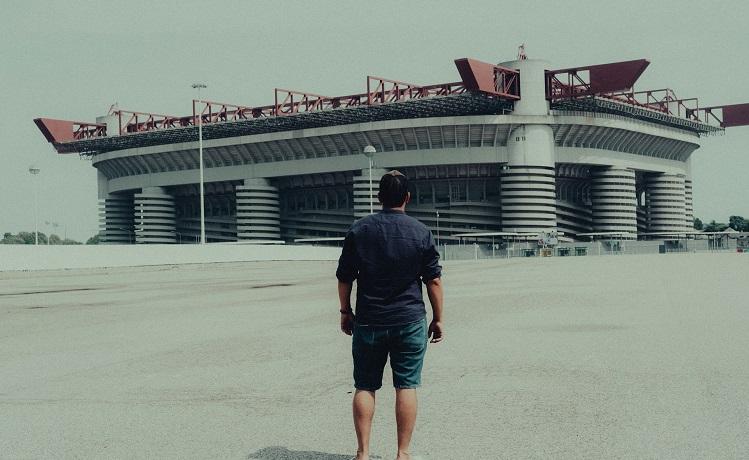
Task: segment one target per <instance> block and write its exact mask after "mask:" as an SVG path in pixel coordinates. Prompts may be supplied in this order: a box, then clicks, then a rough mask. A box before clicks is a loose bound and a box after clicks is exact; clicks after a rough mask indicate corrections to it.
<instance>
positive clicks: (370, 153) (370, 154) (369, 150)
mask: <svg viewBox="0 0 749 460" xmlns="http://www.w3.org/2000/svg"><path fill="white" fill-rule="evenodd" d="M375 153H377V149H375V148H374V146H372V145H368V146H366V147H364V155H365V156H366V157H367V159H369V213H370V214H374V202H373V201H372V163H373V161H372V159H373V158H374V154H375Z"/></svg>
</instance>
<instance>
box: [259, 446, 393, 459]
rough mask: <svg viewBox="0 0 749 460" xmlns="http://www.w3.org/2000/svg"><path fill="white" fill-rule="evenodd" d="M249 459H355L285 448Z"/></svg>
mask: <svg viewBox="0 0 749 460" xmlns="http://www.w3.org/2000/svg"><path fill="white" fill-rule="evenodd" d="M247 458H248V459H258V460H350V459H351V458H353V454H352V455H340V454H328V453H325V452H314V451H308V450H289V449H287V448H285V447H266V448H264V449H260V450H259V451H257V452H255V453H253V454H250V455H249V456H248V457H247ZM371 458H373V459H376V458H380V457H371Z"/></svg>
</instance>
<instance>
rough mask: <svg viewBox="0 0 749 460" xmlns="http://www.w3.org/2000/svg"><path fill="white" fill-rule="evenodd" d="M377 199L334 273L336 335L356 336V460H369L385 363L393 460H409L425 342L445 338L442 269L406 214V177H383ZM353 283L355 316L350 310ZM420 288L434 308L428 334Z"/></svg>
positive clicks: (427, 236) (427, 237) (430, 243)
mask: <svg viewBox="0 0 749 460" xmlns="http://www.w3.org/2000/svg"><path fill="white" fill-rule="evenodd" d="M377 197H378V198H379V200H380V203H382V211H381V212H379V213H376V214H371V215H369V216H367V217H364V218H362V219H359V220H357V221H356V222H354V224H353V225H352V226H351V229H350V230H349V232H348V233H347V235H346V239H345V241H344V243H343V251H342V253H341V257H340V259H339V261H338V270H337V271H336V277H337V278H338V297H339V299H340V302H341V330H342V331H343V332H344V333H346V334H348V335H353V340H352V354H353V358H354V386H355V387H356V392H355V394H354V401H353V412H354V427H355V429H356V438H357V441H358V449H357V455H356V459H357V460H368V459H369V434H370V431H371V427H372V417H373V416H374V410H375V392H376V391H377V390H379V389H380V387H381V386H382V374H383V371H384V368H385V362H386V361H387V359H388V356H389V357H390V367H391V369H392V371H393V386H395V393H396V396H395V397H396V403H395V418H396V423H397V425H398V456H397V460H409V459H410V458H411V456H410V454H409V453H408V448H409V444H410V443H411V435H412V433H413V429H414V425H415V424H416V408H417V403H416V388H417V387H419V386H420V385H421V369H422V365H423V363H424V354H425V352H426V348H427V340H428V337H431V342H432V343H437V342H440V341H442V338H443V329H442V281H441V275H442V267H440V265H439V252H437V248H436V246H435V244H434V238H433V237H432V233H431V232H430V231H429V229H428V228H427V227H426V226H425V225H424V224H422V223H421V222H419V221H418V220H416V219H414V218H412V217H410V216H407V215H406V214H405V208H406V204H407V203H408V202H409V200H410V199H411V194H410V193H409V192H408V180H407V179H406V176H404V175H403V174H401V173H400V172H398V171H390V172H389V173H387V174H385V175H384V176H382V179H380V189H379V193H378V194H377ZM354 280H356V282H357V292H356V316H354V312H353V310H352V309H351V290H352V287H353V282H354ZM422 283H424V284H426V287H427V294H428V295H429V302H430V303H431V305H432V313H433V316H432V322H431V323H430V324H429V327H428V328H427V325H426V309H425V306H424V300H423V297H422Z"/></svg>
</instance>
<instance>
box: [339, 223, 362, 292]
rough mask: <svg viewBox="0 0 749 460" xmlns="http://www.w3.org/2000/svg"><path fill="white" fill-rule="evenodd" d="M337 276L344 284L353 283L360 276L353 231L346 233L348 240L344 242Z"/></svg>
mask: <svg viewBox="0 0 749 460" xmlns="http://www.w3.org/2000/svg"><path fill="white" fill-rule="evenodd" d="M335 276H336V278H338V280H339V281H341V282H343V283H351V282H353V281H354V280H355V279H356V278H357V277H358V276H359V267H358V263H357V256H356V245H355V244H354V233H353V232H352V231H351V230H349V231H348V233H346V238H345V239H344V240H343V250H342V251H341V257H340V258H339V259H338V269H337V270H336V272H335Z"/></svg>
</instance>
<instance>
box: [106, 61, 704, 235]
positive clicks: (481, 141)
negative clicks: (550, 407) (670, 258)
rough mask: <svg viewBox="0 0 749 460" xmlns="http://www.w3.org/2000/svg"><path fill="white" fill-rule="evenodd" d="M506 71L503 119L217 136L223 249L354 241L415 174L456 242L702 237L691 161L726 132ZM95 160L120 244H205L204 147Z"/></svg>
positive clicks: (436, 224)
mask: <svg viewBox="0 0 749 460" xmlns="http://www.w3.org/2000/svg"><path fill="white" fill-rule="evenodd" d="M501 66H503V67H506V68H510V69H515V70H517V71H518V72H519V74H520V77H521V78H520V81H519V94H521V95H522V97H520V98H519V99H517V100H514V101H512V103H511V104H510V105H509V106H504V107H503V108H502V109H501V110H494V112H495V113H483V114H482V113H479V114H476V113H468V114H460V113H458V114H455V113H453V114H450V115H447V116H426V117H418V116H416V117H414V116H409V117H408V118H397V117H396V118H395V119H386V120H378V121H365V122H356V123H341V124H336V123H332V124H330V125H328V126H319V127H303V128H300V129H286V130H277V131H275V132H259V133H256V134H248V135H237V136H224V137H220V138H213V139H210V138H208V139H205V140H204V141H203V148H204V150H203V157H204V166H205V193H206V199H205V206H206V234H207V238H208V241H210V242H219V241H260V240H262V241H268V240H279V239H280V240H285V241H293V240H294V239H300V238H326V237H340V236H343V235H344V234H345V232H346V231H347V229H348V228H349V226H350V225H351V223H352V222H353V221H354V219H356V218H360V217H362V216H364V215H367V214H368V213H369V212H370V204H371V202H374V203H375V204H374V208H375V209H378V208H379V206H378V205H377V199H376V189H377V181H378V179H379V177H380V175H381V174H382V173H383V172H384V171H386V170H389V169H399V170H400V171H402V172H404V173H405V174H406V175H407V176H408V177H409V181H410V186H411V193H412V201H411V204H410V206H409V209H408V212H409V214H411V215H413V216H415V217H416V218H418V219H419V220H421V221H422V222H424V223H425V224H426V225H427V226H429V227H430V228H431V229H432V231H433V232H434V233H435V234H439V236H440V239H441V241H442V242H449V241H456V240H457V239H456V237H454V236H453V235H455V234H463V233H468V232H516V233H541V232H562V233H563V234H564V235H566V236H568V237H570V238H573V239H575V238H576V235H578V234H582V233H590V232H620V233H622V235H624V237H625V238H626V237H631V238H636V237H637V235H638V233H639V234H642V233H647V232H680V231H685V230H687V229H691V228H692V219H693V216H692V184H691V177H692V174H691V166H690V158H691V155H692V154H693V153H694V151H695V150H696V149H698V148H699V146H700V140H701V135H704V134H705V133H712V132H716V131H718V130H717V129H713V130H708V129H703V128H704V127H705V126H706V125H705V126H702V124H699V125H700V126H698V129H694V127H688V126H687V127H684V126H681V125H680V124H679V123H677V121H678V120H676V119H677V118H678V117H677V116H676V115H667V118H666V119H665V121H666V122H664V121H663V119H662V118H660V119H656V118H653V119H648V118H647V117H644V118H643V117H637V116H630V115H628V114H627V112H624V111H622V112H611V111H598V110H586V109H585V108H584V107H582V108H580V107H577V106H559V105H555V104H553V103H552V102H550V100H549V98H548V77H547V75H546V72H548V71H547V70H546V69H548V67H549V66H548V63H547V62H545V61H541V60H531V59H522V60H517V61H511V62H506V63H503V64H501ZM446 101H447V102H448V103H449V101H450V99H449V98H447V99H446ZM642 110H645V111H647V110H648V109H647V108H644V109H642ZM296 116H301V117H303V116H305V114H300V115H296ZM669 117H670V118H673V120H670V118H669ZM100 121H102V122H103V123H108V122H111V120H107V118H106V117H104V118H102V120H100ZM175 129H185V128H175ZM139 135H140V134H137V133H136V134H124V135H123V136H122V137H123V138H126V137H128V136H130V137H129V138H135V137H136V136H139ZM367 145H372V146H374V147H375V148H376V150H377V153H376V154H375V155H374V170H373V173H372V176H373V180H374V186H373V188H374V195H375V196H371V195H370V194H369V185H370V183H369V169H368V159H367V157H365V156H364V155H363V154H362V151H363V149H364V147H365V146H367ZM92 164H93V166H94V167H95V168H96V169H97V171H98V178H99V182H98V183H99V198H100V203H101V211H100V216H101V229H102V237H103V239H104V240H105V241H106V242H109V243H123V244H126V243H194V242H195V241H196V239H197V237H198V235H199V228H200V225H199V223H200V222H199V221H200V219H199V191H198V190H199V186H198V177H199V175H198V142H197V139H195V138H194V137H193V138H191V139H190V140H187V141H180V142H164V143H160V144H156V145H144V146H141V145H138V146H134V147H131V146H128V145H127V144H125V145H124V148H110V149H108V150H107V151H100V152H96V154H95V155H92Z"/></svg>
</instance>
